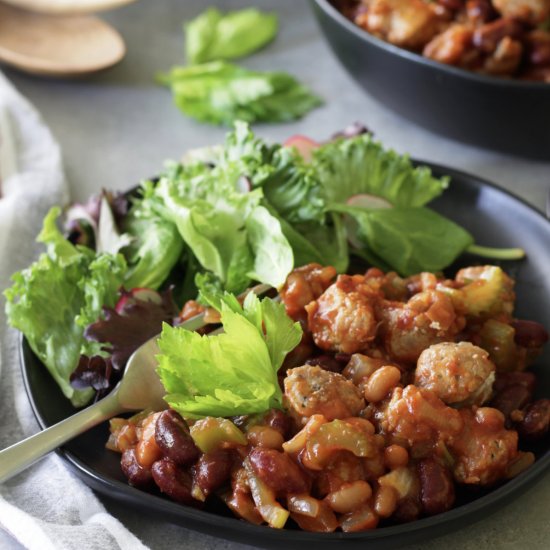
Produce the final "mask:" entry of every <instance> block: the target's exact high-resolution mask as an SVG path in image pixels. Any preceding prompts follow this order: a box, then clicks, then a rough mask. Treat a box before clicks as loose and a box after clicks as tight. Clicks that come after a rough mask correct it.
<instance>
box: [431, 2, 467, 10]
mask: <svg viewBox="0 0 550 550" xmlns="http://www.w3.org/2000/svg"><path fill="white" fill-rule="evenodd" d="M437 3H438V4H439V5H441V6H443V7H445V8H447V9H449V10H452V11H458V10H460V9H462V8H463V7H464V0H437Z"/></svg>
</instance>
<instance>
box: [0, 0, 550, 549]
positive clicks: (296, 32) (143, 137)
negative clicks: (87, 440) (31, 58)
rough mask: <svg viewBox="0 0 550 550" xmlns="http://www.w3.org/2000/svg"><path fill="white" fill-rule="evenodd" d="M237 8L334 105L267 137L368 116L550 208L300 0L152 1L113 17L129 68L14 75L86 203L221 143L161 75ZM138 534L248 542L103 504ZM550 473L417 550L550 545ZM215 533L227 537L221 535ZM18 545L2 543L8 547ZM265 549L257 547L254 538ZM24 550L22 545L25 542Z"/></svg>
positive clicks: (285, 63)
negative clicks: (428, 121)
mask: <svg viewBox="0 0 550 550" xmlns="http://www.w3.org/2000/svg"><path fill="white" fill-rule="evenodd" d="M209 4H213V5H217V6H219V7H220V8H222V9H233V8H237V7H246V6H249V5H252V4H255V5H257V6H259V7H262V8H265V9H271V10H275V11H277V12H278V13H279V15H280V20H281V29H280V33H279V36H278V37H277V39H276V41H275V42H274V43H273V44H271V45H270V46H268V47H267V48H266V49H264V50H263V51H261V52H258V53H257V54H255V55H254V56H252V57H250V58H248V59H246V60H244V61H243V62H242V63H243V64H244V65H245V66H247V67H249V68H253V69H260V70H277V69H280V70H286V71H288V72H291V73H294V74H295V75H297V76H299V77H300V79H301V80H302V81H304V82H305V83H307V84H308V85H309V86H310V87H311V88H312V89H313V90H315V91H316V92H317V93H318V94H319V95H321V96H322V97H323V98H324V99H325V105H324V106H323V107H321V108H319V109H318V110H316V111H315V112H314V113H312V114H310V115H309V116H307V117H306V118H304V119H303V120H301V121H298V122H296V123H292V124H280V125H258V126H257V127H256V131H257V132H258V133H259V134H261V135H262V136H264V137H266V138H268V139H272V140H281V139H284V138H285V137H288V136H289V135H291V134H295V133H302V134H306V135H310V136H312V137H313V138H325V137H328V136H329V135H331V134H332V133H333V132H334V131H335V130H338V129H340V128H342V127H344V126H345V125H347V124H348V123H350V122H353V121H355V120H361V121H363V122H364V123H366V124H367V125H368V126H369V128H371V129H372V130H373V131H374V132H375V133H376V135H377V136H378V138H379V139H381V140H382V141H383V142H384V143H385V144H386V145H387V146H390V147H392V148H394V149H396V150H397V151H399V152H408V153H410V154H411V155H412V156H414V157H416V158H419V159H425V160H430V161H433V162H436V163H439V164H445V165H448V166H451V167H454V168H458V169H461V170H464V171H467V172H471V173H475V174H478V175H480V176H482V177H484V178H486V179H489V180H492V181H493V182H495V183H497V184H498V185H500V186H502V187H504V188H506V189H508V190H510V191H512V192H514V193H515V194H517V195H520V196H522V197H523V198H525V199H526V200H527V201H528V202H530V203H531V204H532V205H534V206H535V207H537V208H539V209H541V210H542V209H543V207H544V204H545V200H546V195H547V193H548V189H549V186H550V163H543V162H532V161H527V160H523V159H519V158H513V157H510V156H502V155H499V154H497V153H492V152H487V151H482V150H478V149H475V148H473V147H469V146H467V145H463V144H459V143H456V142H453V141H449V140H446V139H444V138H441V137H439V136H436V135H434V134H431V133H429V132H427V131H425V130H423V129H422V128H420V127H418V126H415V125H413V124H411V123H409V122H407V121H406V120H404V119H402V118H400V117H398V116H397V115H394V114H393V113H392V112H390V111H388V110H387V109H385V108H384V107H383V106H382V105H380V104H379V103H377V102H375V101H374V100H373V99H371V98H370V97H368V96H366V95H365V94H364V93H363V92H362V90H360V89H359V88H358V86H357V85H355V83H354V82H353V81H352V80H351V79H350V78H349V76H348V75H347V74H346V73H345V72H344V70H343V69H342V68H341V67H340V65H339V64H338V62H337V61H336V59H335V58H334V56H333V55H332V53H331V52H330V51H329V49H328V47H327V45H326V44H325V42H324V41H323V39H322V37H321V35H320V32H319V31H318V29H317V26H316V24H315V22H314V21H313V19H312V16H311V13H310V11H309V8H308V5H307V2H305V1H299V0H265V1H256V2H254V1H253V0H249V1H246V0H226V1H212V2H209V3H205V2H201V1H199V0H185V1H181V0H154V1H146V0H141V1H140V2H137V3H136V4H134V5H131V6H128V7H126V8H123V9H120V10H119V11H116V12H112V13H109V14H105V15H104V17H105V19H107V20H108V21H110V22H111V23H112V24H113V25H114V26H116V27H117V28H118V29H119V30H120V32H121V33H122V35H123V36H124V39H125V40H126V43H127V45H128V54H127V56H126V58H125V59H124V60H123V62H122V63H120V64H119V65H118V66H116V67H114V68H112V69H110V70H108V71H106V72H104V73H102V74H99V75H96V76H93V77H91V78H86V79H82V80H75V81H63V80H53V79H44V78H36V77H31V76H27V75H23V74H21V73H18V72H15V71H12V70H9V69H7V68H4V69H5V73H6V75H7V76H8V78H10V79H11V80H12V82H13V83H14V84H15V85H16V86H17V88H18V89H19V90H20V91H21V92H22V93H23V94H24V95H26V96H27V97H28V98H29V99H30V100H31V101H32V102H33V103H34V105H35V106H36V107H37V108H38V110H39V111H40V112H41V113H42V115H43V117H44V119H45V121H46V123H47V124H48V125H49V127H50V128H51V130H52V132H53V133H54V135H55V137H56V138H57V139H58V141H59V143H60V144H61V147H62V150H63V154H64V162H65V168H66V175H67V178H68V180H69V182H70V186H71V191H72V197H73V199H74V200H84V199H85V198H86V197H88V196H89V195H90V194H92V193H94V192H97V191H98V190H100V189H101V188H102V187H105V188H111V189H121V190H123V189H126V188H128V187H130V186H132V185H134V184H135V183H136V182H138V181H139V180H140V179H142V178H144V177H148V176H151V175H153V174H156V173H157V172H158V171H159V169H160V168H161V167H162V165H163V162H164V160H165V159H170V158H178V157H179V156H180V155H181V154H182V152H183V151H185V150H186V149H188V148H191V147H197V146H201V145H208V144H214V143H218V142H220V141H221V140H222V139H223V136H224V134H225V132H226V130H224V129H221V128H216V127H211V126H206V125H201V124H198V123H196V122H194V121H193V120H189V119H187V118H185V117H184V116H182V115H181V114H180V113H179V111H178V110H177V109H176V108H175V107H174V106H173V104H172V100H171V98H170V95H169V93H168V91H167V90H165V89H163V88H160V87H158V86H157V85H155V83H154V82H153V75H154V74H155V73H157V72H158V71H162V70H165V69H167V68H169V67H170V66H171V65H173V64H177V63H181V62H182V61H183V41H182V32H181V25H182V22H183V21H184V20H185V19H189V18H191V17H193V16H195V15H196V14H197V13H199V12H200V11H201V10H202V9H204V8H205V7H206V6H207V5H209ZM102 500H103V502H104V503H105V505H106V506H107V508H108V509H109V510H110V511H111V512H112V513H113V514H114V515H115V516H116V517H118V518H119V519H120V520H121V521H122V522H123V523H124V524H125V525H126V526H127V527H128V528H129V529H130V530H131V531H132V532H133V533H134V534H136V535H137V536H138V537H139V538H141V540H142V541H143V542H144V543H145V544H147V545H149V546H150V547H151V548H154V549H159V550H160V549H165V548H166V549H170V550H172V549H174V548H196V549H206V548H227V549H231V550H237V549H240V548H245V546H242V545H239V544H234V543H230V542H225V541H222V540H221V539H216V538H213V537H209V536H206V535H202V534H198V533H195V532H192V531H189V530H186V529H185V527H184V526H176V525H172V524H169V523H166V522H162V521H158V520H150V519H148V518H147V517H146V516H144V514H143V513H140V512H136V511H134V510H133V509H131V508H128V507H127V506H123V505H120V504H118V503H115V502H113V501H110V500H106V499H102ZM549 508H550V475H546V476H545V477H543V478H542V479H541V480H540V481H539V482H538V484H537V485H536V486H535V487H533V488H532V489H531V490H530V491H529V492H528V493H526V494H524V495H523V496H521V497H519V498H517V500H515V501H514V502H510V503H509V504H508V505H507V506H506V507H505V508H504V509H503V510H502V511H500V512H498V513H497V514H495V515H493V516H491V517H488V518H480V520H481V521H480V522H478V523H477V524H475V525H472V526H470V527H467V528H464V529H462V530H460V531H458V532H455V533H452V534H449V535H447V536H444V537H440V538H438V539H434V540H432V541H430V542H427V543H424V544H422V545H418V546H413V547H410V548H411V549H420V548H423V549H425V550H432V549H433V550H435V549H436V548H441V547H445V548H446V549H448V550H458V549H463V550H470V549H474V548H479V547H482V548H484V549H485V550H493V549H499V550H501V549H502V550H505V549H510V550H512V549H513V550H516V549H517V548H530V549H535V550H537V549H543V548H548V547H549V546H550V543H549V541H550V523H549V522H548V514H547V510H548V509H549ZM212 534H213V535H215V530H214V529H213V530H212ZM4 544H5V545H6V547H9V546H11V544H10V543H9V541H8V539H6V538H5V536H4V537H2V536H0V547H3V546H4ZM250 544H254V541H252V540H251V541H250ZM14 547H15V546H14Z"/></svg>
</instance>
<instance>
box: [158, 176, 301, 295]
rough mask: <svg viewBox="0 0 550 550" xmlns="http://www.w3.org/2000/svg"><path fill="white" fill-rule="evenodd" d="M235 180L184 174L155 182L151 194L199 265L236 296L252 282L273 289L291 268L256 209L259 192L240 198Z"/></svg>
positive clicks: (283, 242) (276, 232)
mask: <svg viewBox="0 0 550 550" xmlns="http://www.w3.org/2000/svg"><path fill="white" fill-rule="evenodd" d="M189 173H191V174H193V175H192V177H188V175H187V176H186V174H189ZM238 179H239V173H238V172H237V171H234V170H231V169H224V170H216V169H215V170H210V171H204V172H200V171H199V170H198V169H197V168H195V169H191V168H187V169H186V170H183V171H179V172H178V171H177V170H176V171H173V172H172V175H171V176H168V177H163V178H161V180H160V181H159V183H158V185H157V189H156V191H155V194H156V198H157V199H158V200H159V201H160V203H161V208H162V209H163V211H164V213H165V216H166V217H167V219H169V220H170V221H172V222H173V223H174V224H175V225H176V227H177V229H178V231H179V233H180V235H181V237H182V239H183V240H184V241H185V243H186V245H187V246H188V247H189V248H190V250H191V251H192V252H193V254H194V256H195V257H196V259H197V260H198V262H199V263H200V265H201V266H202V267H203V268H204V269H206V270H208V271H210V272H212V273H213V274H214V275H215V276H216V277H217V278H218V279H219V280H220V281H221V282H222V283H223V285H224V288H225V289H226V290H228V291H229V292H237V293H238V292H242V291H243V290H244V289H245V288H246V287H248V286H249V285H250V283H251V281H252V280H256V281H259V282H262V283H267V284H270V285H272V286H274V287H276V288H279V287H281V286H282V285H283V283H284V282H285V280H286V277H287V275H288V273H289V272H290V271H291V270H292V268H293V266H294V257H293V253H292V248H291V246H290V244H289V242H288V240H287V239H286V237H285V235H284V233H283V231H282V228H281V225H280V223H279V221H278V220H277V218H276V217H274V216H272V215H271V214H270V212H269V211H268V210H267V209H266V208H265V207H263V206H262V205H261V204H260V202H261V199H262V191H261V189H256V190H253V191H250V192H246V193H240V192H238V191H237V185H238Z"/></svg>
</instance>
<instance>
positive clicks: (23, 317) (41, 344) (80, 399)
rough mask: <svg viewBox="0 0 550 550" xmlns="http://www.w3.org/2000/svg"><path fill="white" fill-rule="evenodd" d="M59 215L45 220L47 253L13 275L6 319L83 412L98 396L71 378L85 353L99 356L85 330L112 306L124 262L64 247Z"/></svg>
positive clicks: (54, 212)
mask: <svg viewBox="0 0 550 550" xmlns="http://www.w3.org/2000/svg"><path fill="white" fill-rule="evenodd" d="M59 214H60V209H59V208H52V209H51V210H50V212H49V213H48V215H47V216H46V218H45V220H44V227H43V230H42V232H41V233H40V236H39V240H40V241H42V242H44V243H45V244H46V245H47V252H46V253H44V254H42V255H41V256H40V257H39V259H38V260H37V261H36V262H35V263H34V264H33V265H31V266H30V267H29V268H27V269H25V270H23V271H20V272H18V273H15V274H14V275H13V277H12V280H13V285H12V286H11V287H10V288H8V289H7V290H6V291H5V292H4V294H5V296H6V298H7V304H6V313H7V316H8V320H9V322H10V324H11V326H13V327H15V328H17V329H19V330H20V331H21V332H23V334H24V335H25V336H26V338H27V340H28V342H29V345H30V346H31V348H32V350H33V351H34V352H35V354H36V355H37V356H38V357H39V358H40V360H41V361H42V362H43V363H44V365H45V366H46V367H47V369H48V370H49V371H50V373H51V375H52V376H53V378H54V379H55V381H56V382H57V383H58V384H59V386H60V388H61V390H62V391H63V393H64V395H65V396H66V397H68V398H69V399H70V400H71V401H72V403H73V405H75V406H82V405H84V404H86V403H87V402H88V401H89V400H90V399H91V397H92V396H93V393H94V392H93V391H92V390H85V391H80V390H75V389H74V388H72V387H71V385H70V383H69V378H70V375H71V373H72V371H73V370H74V369H75V367H76V366H77V364H78V359H79V356H80V354H81V353H86V354H89V355H94V354H98V353H99V352H100V350H99V345H98V344H96V343H93V342H87V341H86V340H85V338H84V336H83V332H84V328H85V327H86V326H87V325H88V324H89V323H91V322H93V321H95V320H96V319H97V318H98V317H99V316H100V313H101V307H102V306H103V305H108V306H112V305H114V301H115V299H116V295H117V289H118V287H119V286H120V284H121V283H122V278H123V274H124V271H125V268H126V262H125V261H124V258H123V257H122V256H121V255H116V256H114V255H111V254H100V255H96V254H95V253H94V252H93V251H92V250H90V249H89V248H86V247H75V246H73V245H72V244H71V243H70V242H68V241H66V240H65V239H64V237H63V235H62V234H61V233H60V232H59V230H58V229H57V227H56V224H55V222H56V219H57V218H58V216H59Z"/></svg>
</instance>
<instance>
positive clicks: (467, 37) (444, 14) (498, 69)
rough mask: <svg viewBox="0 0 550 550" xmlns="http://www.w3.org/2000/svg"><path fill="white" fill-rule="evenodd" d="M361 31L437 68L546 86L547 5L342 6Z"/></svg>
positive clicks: (396, 2)
mask: <svg viewBox="0 0 550 550" xmlns="http://www.w3.org/2000/svg"><path fill="white" fill-rule="evenodd" d="M335 5H336V6H337V7H339V9H340V10H341V11H342V13H343V14H345V15H346V17H348V18H349V19H350V20H351V21H353V22H354V23H355V24H356V25H358V26H359V27H361V28H362V29H364V30H366V31H367V32H370V33H371V34H373V35H374V36H377V37H378V38H381V39H383V40H386V41H387V42H389V43H390V44H394V45H396V46H399V47H402V48H406V49H409V50H411V51H415V52H418V53H422V55H423V56H425V57H427V58H428V59H433V60H434V61H439V62H440V63H446V64H448V65H454V66H456V67H460V68H463V69H467V70H471V71H476V72H481V73H485V74H489V75H495V76H502V77H508V78H521V79H525V80H534V81H539V82H547V83H550V32H549V30H550V27H549V25H550V1H548V0H436V1H425V0H345V1H342V2H335Z"/></svg>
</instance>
